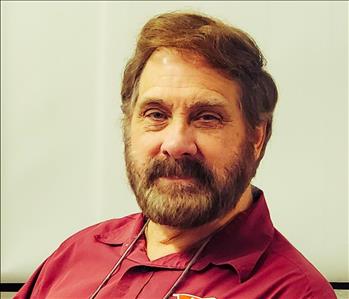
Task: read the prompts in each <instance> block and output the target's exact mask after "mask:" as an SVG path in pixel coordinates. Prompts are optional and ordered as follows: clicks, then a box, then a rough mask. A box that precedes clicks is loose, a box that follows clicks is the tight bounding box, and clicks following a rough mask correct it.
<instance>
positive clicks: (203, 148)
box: [197, 132, 243, 171]
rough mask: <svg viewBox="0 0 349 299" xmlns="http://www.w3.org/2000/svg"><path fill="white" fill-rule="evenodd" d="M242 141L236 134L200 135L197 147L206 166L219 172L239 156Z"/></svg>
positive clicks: (239, 135)
mask: <svg viewBox="0 0 349 299" xmlns="http://www.w3.org/2000/svg"><path fill="white" fill-rule="evenodd" d="M242 140H243V137H242V136H241V134H239V133H238V132H231V133H230V134H228V135H227V134H218V135H214V136H212V135H211V136H210V135H202V134H200V135H198V136H197V145H198V148H199V149H200V152H201V154H202V156H203V157H204V159H205V162H206V163H207V165H209V166H210V167H212V168H214V169H216V170H217V171H221V170H222V169H224V167H226V166H227V165H228V164H231V162H232V160H233V159H235V158H236V156H238V155H239V153H240V148H241V143H242Z"/></svg>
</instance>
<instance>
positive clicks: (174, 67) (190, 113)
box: [130, 48, 265, 260]
mask: <svg viewBox="0 0 349 299" xmlns="http://www.w3.org/2000/svg"><path fill="white" fill-rule="evenodd" d="M239 98H240V88H239V86H238V84H237V83H236V82H234V81H232V80H229V79H227V78H226V77H225V76H223V75H222V74H220V73H219V72H217V70H215V69H213V68H211V67H210V66H209V65H208V64H207V63H206V62H205V60H204V59H203V58H201V57H199V56H197V55H195V54H193V53H189V52H187V53H181V54H180V53H178V52H177V51H176V50H174V49H166V48H161V49H158V50H157V51H155V52H154V53H153V54H152V56H151V57H150V58H149V60H148V61H147V64H146V66H145V68H144V70H143V72H142V75H141V78H140V82H139V97H138V99H137V102H136V103H135V106H134V111H133V115H132V119H131V123H130V142H131V153H132V157H133V158H134V161H135V166H136V167H137V168H141V167H143V166H144V165H145V164H146V162H147V161H148V160H149V159H152V158H155V157H157V158H159V157H161V158H164V159H165V158H168V157H173V158H174V159H176V158H177V159H178V158H180V157H182V156H183V155H187V156H188V155H189V156H192V157H196V158H199V159H202V160H204V161H205V162H206V163H207V165H208V166H209V167H210V168H211V169H215V170H216V171H217V173H222V175H223V170H224V167H225V166H226V165H229V164H231V162H232V161H234V159H236V157H237V156H238V154H239V149H240V147H241V145H242V143H243V142H245V141H246V138H247V136H246V125H245V123H244V119H243V115H242V112H241V109H240V105H239ZM264 136H265V126H264V125H262V126H260V127H258V128H257V129H256V132H255V134H254V140H253V144H254V151H255V158H256V159H257V158H258V157H259V155H260V151H261V148H262V144H263V141H264ZM157 183H158V184H162V185H163V186H164V187H166V186H170V185H171V184H190V183H192V181H191V178H186V177H170V178H160V179H158V182H157ZM251 202H252V193H251V186H248V187H247V188H246V190H245V192H244V193H243V195H242V196H241V198H240V200H239V202H238V204H237V205H236V207H235V208H234V209H233V210H231V211H230V212H228V213H227V214H225V215H224V216H223V217H221V218H220V219H216V220H214V221H213V222H211V223H207V224H205V225H202V226H200V227H197V228H193V229H186V230H180V229H177V228H174V227H169V226H164V225H159V224H157V223H154V222H152V221H150V223H149V225H148V227H147V231H146V239H147V254H148V257H149V259H150V260H155V259H158V258H160V257H162V256H165V255H168V254H172V253H176V252H182V251H184V250H187V249H189V248H190V247H192V246H194V245H196V244H198V242H200V241H201V240H203V239H204V238H205V237H207V236H208V235H209V234H211V233H212V232H214V231H215V230H217V229H219V228H220V227H221V226H223V225H224V224H225V223H227V222H228V221H230V220H231V219H232V218H233V217H235V216H236V215H237V214H238V213H240V212H242V211H244V210H245V209H247V208H248V207H249V205H250V204H251Z"/></svg>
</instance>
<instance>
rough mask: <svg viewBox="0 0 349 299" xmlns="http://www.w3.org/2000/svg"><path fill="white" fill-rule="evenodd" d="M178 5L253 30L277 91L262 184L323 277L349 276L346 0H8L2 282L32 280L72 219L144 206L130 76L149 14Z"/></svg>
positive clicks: (286, 229)
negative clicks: (131, 134) (128, 166)
mask: <svg viewBox="0 0 349 299" xmlns="http://www.w3.org/2000/svg"><path fill="white" fill-rule="evenodd" d="M179 9H181V10H182V9H195V10H197V11H201V12H204V13H207V14H209V15H212V16H215V17H219V18H221V19H222V20H224V21H227V22H229V23H230V24H232V25H235V26H237V27H240V28H241V29H243V30H245V31H247V32H249V33H250V34H251V35H252V36H253V37H254V38H255V40H256V41H257V43H258V45H259V46H260V48H261V49H262V51H263V53H264V55H265V56H266V58H267V60H268V67H267V68H268V70H269V71H270V72H271V74H272V75H273V77H274V79H275V81H276V83H277V85H278V88H279V93H280V97H279V103H278V106H277V109H276V111H275V117H274V120H275V121H274V132H273V136H272V138H271V141H270V143H269V146H268V148H267V152H266V156H265V158H264V160H263V161H262V164H261V166H260V168H259V170H258V174H257V177H256V178H255V179H254V184H255V185H257V186H259V187H260V188H262V189H263V190H264V191H265V195H266V198H267V201H268V205H269V207H270V210H271V215H272V219H273V222H274V224H275V226H276V227H277V228H278V229H279V230H280V231H281V232H282V233H283V234H284V235H285V236H286V237H287V238H288V239H289V240H290V241H291V242H292V243H293V244H294V245H295V246H296V247H297V248H298V249H299V250H300V251H301V252H302V253H303V254H304V255H305V256H306V257H307V258H308V259H309V260H310V261H311V262H312V263H313V264H314V265H316V267H317V268H318V269H319V270H320V271H321V272H322V273H323V274H324V275H325V276H326V277H327V279H328V280H330V281H348V280H349V274H348V252H349V248H348V247H349V246H348V102H347V100H348V43H347V42H348V22H347V15H348V4H347V2H313V1H311V2H301V1H295V2H275V1H274V2H272V1H271V2H262V1H257V2H228V1H224V2H218V1H216V2H209V1H207V2H185V1H182V2H181V1H178V2H167V1H166V2H161V1H155V2H82V1H77V2H73V1H70V2H68V1H57V2H54V1H46V2H44V1H43V2H41V1H38V2H29V1H24V2H12V1H1V46H2V51H1V108H2V109H1V113H2V115H1V117H2V128H1V129H2V131H1V133H2V134H1V138H2V140H1V141H2V157H1V161H2V163H1V171H2V176H1V187H2V188H1V275H2V282H24V281H25V280H26V279H27V277H28V275H29V274H30V273H32V272H33V271H34V269H35V268H36V267H37V266H38V265H39V264H40V263H41V261H43V260H44V259H45V258H46V257H47V256H48V255H49V254H51V253H52V251H53V250H55V248H57V247H58V246H59V244H60V243H61V242H62V241H63V240H64V239H65V238H67V237H68V236H70V235H71V234H73V233H74V232H76V231H78V230H80V229H82V228H84V227H86V226H89V225H92V224H94V223H97V222H100V221H103V220H106V219H110V218H115V217H122V216H124V215H127V214H129V213H133V212H137V211H138V208H137V205H136V203H135V200H134V196H133V194H132V192H131V190H130V188H129V187H128V185H127V180H126V175H125V170H124V162H123V144H122V137H121V130H120V119H121V114H120V95H119V94H120V82H121V76H122V72H123V67H124V66H125V63H126V62H127V59H128V58H129V57H130V56H131V53H132V51H133V49H134V46H135V41H136V37H137V34H138V32H139V30H140V29H141V26H142V25H143V24H144V23H145V22H146V21H147V20H148V19H149V18H150V17H152V16H154V15H156V14H159V13H163V12H167V11H173V10H179ZM222 154H224V153H222Z"/></svg>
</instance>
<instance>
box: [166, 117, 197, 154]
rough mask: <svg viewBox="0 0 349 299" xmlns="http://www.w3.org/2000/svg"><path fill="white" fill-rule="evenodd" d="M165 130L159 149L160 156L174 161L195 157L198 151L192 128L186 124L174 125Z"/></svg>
mask: <svg viewBox="0 0 349 299" xmlns="http://www.w3.org/2000/svg"><path fill="white" fill-rule="evenodd" d="M166 129H167V130H165V131H164V134H165V136H164V139H163V143H162V144H161V149H160V150H161V153H162V154H164V155H166V156H167V157H172V158H174V159H179V158H181V157H183V156H194V155H196V153H197V151H198V149H197V146H196V143H195V138H194V134H193V130H192V128H190V127H189V126H188V125H186V124H180V123H176V124H171V125H169V126H168V127H167V128H166Z"/></svg>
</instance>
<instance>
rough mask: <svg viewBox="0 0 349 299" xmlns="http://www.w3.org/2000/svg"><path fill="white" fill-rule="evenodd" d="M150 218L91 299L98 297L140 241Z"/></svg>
mask: <svg viewBox="0 0 349 299" xmlns="http://www.w3.org/2000/svg"><path fill="white" fill-rule="evenodd" d="M149 221H150V220H149V219H148V220H147V222H146V223H145V224H144V225H143V227H142V229H141V231H140V232H139V234H138V235H137V237H136V238H135V239H134V240H133V241H132V242H131V244H130V245H129V246H128V248H127V249H126V250H125V252H124V253H123V254H122V256H121V257H120V258H119V259H118V261H117V262H116V263H115V265H114V267H113V268H112V269H111V270H110V272H109V273H108V274H107V276H106V277H105V278H104V280H103V281H102V282H101V284H100V285H99V286H98V288H97V289H96V290H95V291H94V292H93V294H92V295H91V296H90V297H89V299H94V298H96V296H97V294H98V293H99V291H100V290H101V289H102V288H103V287H104V286H105V284H106V283H107V282H108V280H109V279H110V278H111V277H112V275H113V274H114V272H115V270H116V269H117V268H118V267H119V266H120V264H121V262H122V261H123V260H124V259H125V257H126V256H127V255H128V253H129V252H130V251H131V250H132V248H133V246H134V245H135V243H136V242H137V241H138V239H139V238H140V237H141V236H142V234H143V233H144V231H145V228H146V227H147V225H148V223H149Z"/></svg>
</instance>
